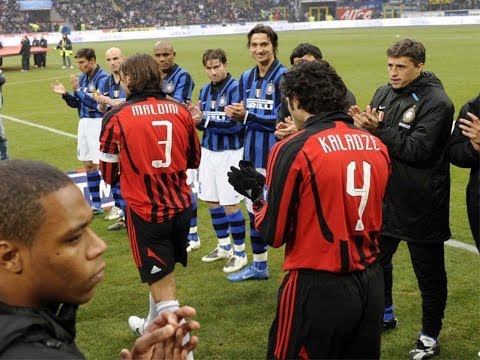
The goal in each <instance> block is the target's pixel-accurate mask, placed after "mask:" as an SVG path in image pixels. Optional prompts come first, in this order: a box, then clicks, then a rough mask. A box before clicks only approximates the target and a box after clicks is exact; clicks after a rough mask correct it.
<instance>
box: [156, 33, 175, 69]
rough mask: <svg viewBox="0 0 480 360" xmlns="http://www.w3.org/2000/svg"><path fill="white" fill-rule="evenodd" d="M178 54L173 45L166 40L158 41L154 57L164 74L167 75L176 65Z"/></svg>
mask: <svg viewBox="0 0 480 360" xmlns="http://www.w3.org/2000/svg"><path fill="white" fill-rule="evenodd" d="M175 56H176V52H175V50H174V49H173V45H172V44H171V43H170V42H168V41H165V40H160V41H157V42H156V43H155V45H154V47H153V57H154V58H155V61H156V62H157V64H158V68H159V69H160V71H161V72H162V73H163V74H167V73H168V72H170V70H171V69H172V67H173V65H174V64H175Z"/></svg>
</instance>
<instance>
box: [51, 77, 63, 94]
mask: <svg viewBox="0 0 480 360" xmlns="http://www.w3.org/2000/svg"><path fill="white" fill-rule="evenodd" d="M48 87H49V88H50V90H51V91H53V92H54V93H55V94H59V95H65V94H66V93H67V89H66V88H65V85H63V84H62V83H61V82H60V81H58V80H55V81H54V82H53V83H51V84H50V85H49V86H48Z"/></svg>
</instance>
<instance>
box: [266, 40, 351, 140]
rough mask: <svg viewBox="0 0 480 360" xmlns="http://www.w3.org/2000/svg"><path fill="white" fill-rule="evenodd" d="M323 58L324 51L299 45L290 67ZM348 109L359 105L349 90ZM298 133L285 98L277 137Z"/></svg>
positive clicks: (280, 112) (282, 137)
mask: <svg viewBox="0 0 480 360" xmlns="http://www.w3.org/2000/svg"><path fill="white" fill-rule="evenodd" d="M322 57H323V55H322V51H321V50H320V49H319V48H318V47H317V46H315V45H312V44H309V43H302V44H298V45H297V46H296V47H295V49H293V50H292V53H291V54H290V65H292V66H293V65H297V64H299V63H301V62H303V61H318V60H321V59H322ZM347 101H348V107H350V106H353V105H355V104H356V103H357V100H356V99H355V95H353V93H352V92H351V91H350V90H348V88H347ZM297 131H298V129H297V127H296V126H295V123H294V122H293V119H292V117H291V116H290V113H289V112H288V105H287V102H286V100H285V99H284V98H282V106H281V107H280V111H279V112H278V117H277V126H276V129H275V136H276V137H277V138H278V139H279V140H282V139H285V138H286V137H287V136H290V135H292V134H295V133H296V132H297Z"/></svg>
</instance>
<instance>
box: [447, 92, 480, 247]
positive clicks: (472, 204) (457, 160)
mask: <svg viewBox="0 0 480 360" xmlns="http://www.w3.org/2000/svg"><path fill="white" fill-rule="evenodd" d="M479 116H480V95H479V96H477V97H475V98H473V99H471V100H470V101H468V102H467V103H466V104H465V105H463V107H462V109H461V110H460V115H459V116H458V120H457V121H456V122H455V129H453V132H452V135H451V136H450V144H449V145H450V146H449V152H450V162H451V163H452V164H454V165H457V166H459V167H462V168H470V179H469V181H468V185H467V194H466V195H467V214H468V221H469V222H470V230H471V231H472V235H473V239H474V240H475V245H476V246H477V249H478V251H479V252H480V120H479V118H478V117H479Z"/></svg>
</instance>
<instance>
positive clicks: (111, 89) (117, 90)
mask: <svg viewBox="0 0 480 360" xmlns="http://www.w3.org/2000/svg"><path fill="white" fill-rule="evenodd" d="M100 92H101V94H102V95H105V96H108V97H109V98H110V99H123V100H125V98H126V95H125V91H123V89H122V87H121V86H120V82H118V83H116V82H115V79H114V78H113V74H111V75H110V76H109V77H108V78H107V79H105V82H104V83H103V85H102V88H101V89H100Z"/></svg>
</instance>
